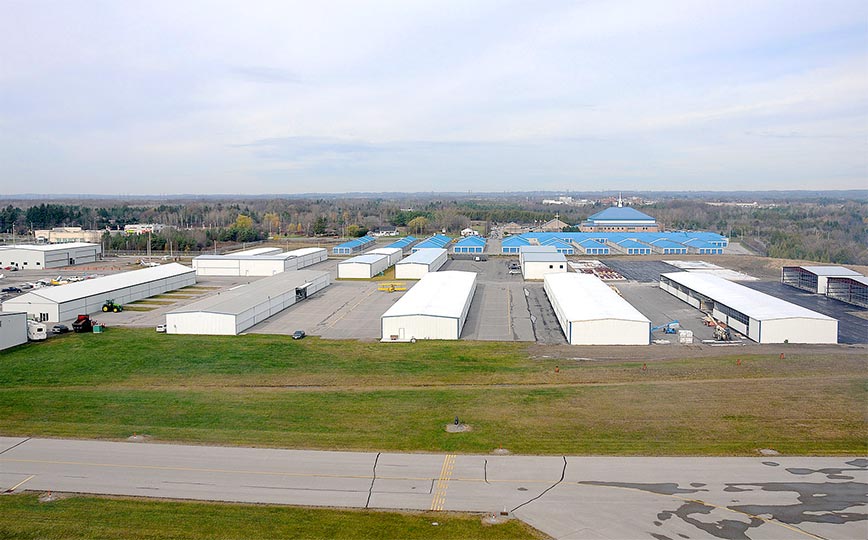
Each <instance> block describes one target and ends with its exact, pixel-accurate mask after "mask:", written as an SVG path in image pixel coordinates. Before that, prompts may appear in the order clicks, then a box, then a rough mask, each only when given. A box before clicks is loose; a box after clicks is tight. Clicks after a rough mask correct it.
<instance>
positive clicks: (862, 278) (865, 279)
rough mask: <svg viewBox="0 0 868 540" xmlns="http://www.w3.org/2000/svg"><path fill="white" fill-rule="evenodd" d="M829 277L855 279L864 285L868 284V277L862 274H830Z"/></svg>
mask: <svg viewBox="0 0 868 540" xmlns="http://www.w3.org/2000/svg"><path fill="white" fill-rule="evenodd" d="M829 277H832V278H846V279H852V280H853V281H856V282H859V283H861V284H863V285H868V277H865V276H862V275H859V276H829Z"/></svg>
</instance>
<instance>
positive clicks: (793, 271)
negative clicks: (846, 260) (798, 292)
mask: <svg viewBox="0 0 868 540" xmlns="http://www.w3.org/2000/svg"><path fill="white" fill-rule="evenodd" d="M861 275H862V274H860V273H859V272H856V271H855V270H850V269H849V268H844V267H843V266H784V267H783V268H781V283H783V284H784V285H789V286H791V287H796V288H797V289H803V290H805V291H810V292H812V293H816V294H826V284H827V283H828V282H829V278H830V277H857V276H861Z"/></svg>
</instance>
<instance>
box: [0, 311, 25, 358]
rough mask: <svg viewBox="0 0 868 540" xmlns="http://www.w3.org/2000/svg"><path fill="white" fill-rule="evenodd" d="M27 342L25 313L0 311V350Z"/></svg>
mask: <svg viewBox="0 0 868 540" xmlns="http://www.w3.org/2000/svg"><path fill="white" fill-rule="evenodd" d="M22 343H27V314H26V313H23V312H9V313H5V312H3V313H0V351H2V350H4V349H8V348H10V347H14V346H16V345H21V344H22Z"/></svg>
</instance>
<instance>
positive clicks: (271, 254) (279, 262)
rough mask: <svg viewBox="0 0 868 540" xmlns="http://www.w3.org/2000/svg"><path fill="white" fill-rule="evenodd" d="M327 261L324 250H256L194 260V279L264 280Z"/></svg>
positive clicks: (203, 256)
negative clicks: (202, 277)
mask: <svg viewBox="0 0 868 540" xmlns="http://www.w3.org/2000/svg"><path fill="white" fill-rule="evenodd" d="M327 258H328V252H327V251H326V250H325V248H302V249H296V250H293V251H287V252H285V253H282V252H281V250H280V249H279V248H258V249H255V250H247V251H240V252H237V253H230V254H228V255H200V256H198V257H194V258H193V269H194V270H196V275H197V276H232V277H257V276H258V277H265V276H273V275H275V274H279V273H281V272H289V271H292V270H299V269H301V268H305V267H307V266H310V265H312V264H316V263H318V262H322V261H324V260H326V259H327Z"/></svg>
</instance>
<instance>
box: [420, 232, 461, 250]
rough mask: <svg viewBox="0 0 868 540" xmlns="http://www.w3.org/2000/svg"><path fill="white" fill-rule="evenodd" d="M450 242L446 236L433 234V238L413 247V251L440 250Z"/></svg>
mask: <svg viewBox="0 0 868 540" xmlns="http://www.w3.org/2000/svg"><path fill="white" fill-rule="evenodd" d="M451 241H452V239H451V238H449V237H448V236H443V235H442V234H435V235H434V236H432V237H430V238H426V239H425V240H424V241H423V242H421V243H419V244H416V245H415V246H413V249H419V248H432V247H438V248H442V247H444V246H446V245H448V244H449V242H451Z"/></svg>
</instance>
